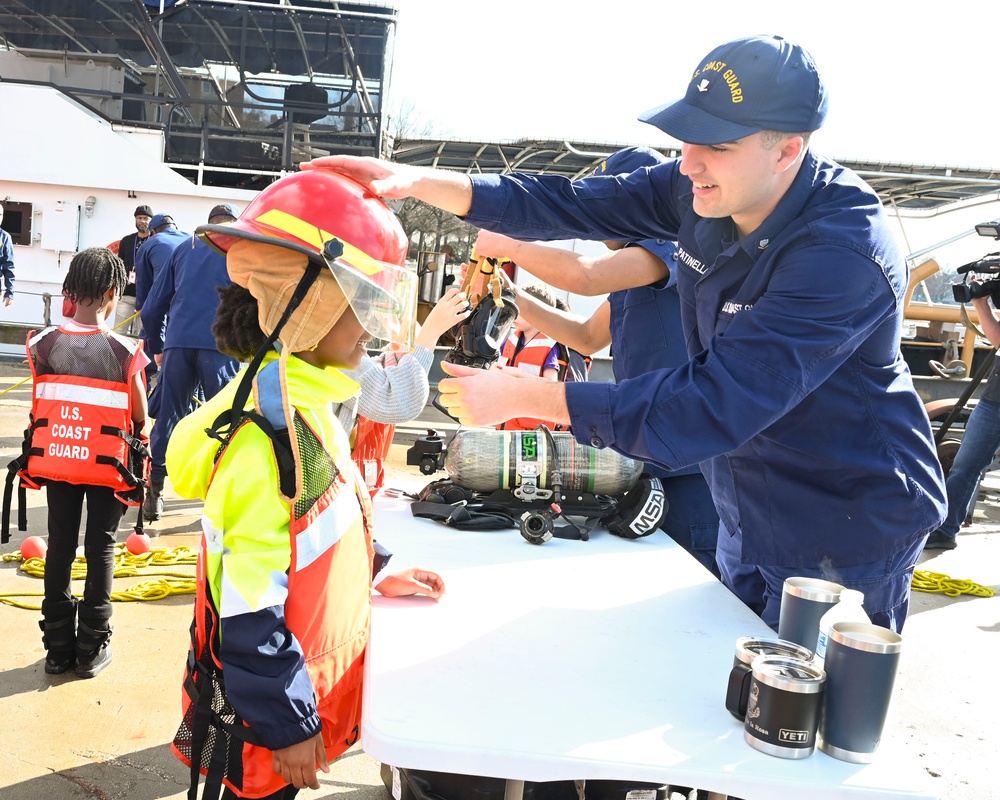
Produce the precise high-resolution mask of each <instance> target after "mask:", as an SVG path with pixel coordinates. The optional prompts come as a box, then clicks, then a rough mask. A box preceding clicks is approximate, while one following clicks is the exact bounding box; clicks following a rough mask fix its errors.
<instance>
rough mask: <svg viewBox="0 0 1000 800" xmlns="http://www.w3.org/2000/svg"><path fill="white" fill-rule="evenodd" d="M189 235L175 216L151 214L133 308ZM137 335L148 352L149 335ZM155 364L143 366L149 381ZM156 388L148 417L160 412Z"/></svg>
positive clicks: (138, 263)
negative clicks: (180, 226)
mask: <svg viewBox="0 0 1000 800" xmlns="http://www.w3.org/2000/svg"><path fill="white" fill-rule="evenodd" d="M190 239H191V234H189V233H184V232H183V231H180V230H178V229H177V224H176V223H175V222H174V218H173V217H172V216H170V215H169V214H154V215H153V218H152V219H151V220H150V221H149V238H148V239H147V240H146V244H144V245H143V246H142V249H141V250H139V253H138V255H136V257H135V310H136V311H139V312H141V311H142V307H143V305H144V304H145V302H146V297H147V296H148V295H149V293H150V292H151V291H153V283H154V282H155V280H156V273H157V271H159V270H162V269H163V268H164V267H166V265H167V262H168V261H169V260H170V257H171V256H172V255H173V253H174V250H175V249H177V247H179V246H180V244H181V243H182V242H185V241H189V240H190ZM139 318H140V319H141V318H142V314H141V313H140V314H139ZM139 338H140V339H141V340H142V342H143V345H144V346H145V348H146V352H149V338H148V335H147V332H146V331H145V330H142V331H140V332H139ZM156 371H157V367H156V364H155V362H153V361H150V362H149V365H148V366H147V367H146V382H147V384H150V383H151V382H152V380H153V376H154V375H156ZM155 391H156V387H155V386H154V387H153V389H152V391H151V393H150V408H149V415H150V416H151V417H156V416H159V414H158V411H159V408H158V405H157V404H158V403H159V399H158V398H155V399H154V396H153V392H155Z"/></svg>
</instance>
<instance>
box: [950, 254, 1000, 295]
mask: <svg viewBox="0 0 1000 800" xmlns="http://www.w3.org/2000/svg"><path fill="white" fill-rule="evenodd" d="M955 271H956V272H957V273H958V274H959V275H965V280H963V281H962V283H956V284H954V285H953V286H952V287H951V292H952V295H953V296H954V298H955V302H956V303H969V302H971V301H973V300H975V299H976V298H977V297H989V298H990V299H991V300H992V301H993V305H994V307H995V308H1000V278H990V280H988V281H983V282H982V283H969V273H970V272H975V273H978V274H992V275H997V274H1000V253H988V254H987V255H985V256H983V257H982V258H980V259H978V260H976V261H971V262H969V263H968V264H963V265H962V266H960V267H959V268H958V269H957V270H955Z"/></svg>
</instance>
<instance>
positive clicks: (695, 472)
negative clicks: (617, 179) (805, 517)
mask: <svg viewBox="0 0 1000 800" xmlns="http://www.w3.org/2000/svg"><path fill="white" fill-rule="evenodd" d="M666 161H667V158H666V157H665V156H664V155H663V154H662V153H660V152H658V151H657V150H653V149H651V148H649V147H627V148H625V149H624V150H619V151H618V152H616V153H612V154H611V155H610V156H608V157H607V158H606V159H602V160H601V162H600V163H599V164H598V165H597V169H596V170H595V173H594V174H595V175H621V174H628V173H630V172H632V171H634V170H636V169H639V168H640V167H651V166H654V165H655V164H662V163H664V162H666ZM605 245H607V247H608V248H609V252H608V253H606V254H604V255H601V256H597V257H595V258H589V257H586V256H583V255H581V254H580V253H575V252H573V251H570V250H563V249H561V248H557V247H554V246H552V245H544V244H538V243H535V242H520V241H517V240H516V239H511V238H508V237H506V236H502V235H500V234H496V233H491V232H488V231H481V232H480V234H479V238H478V239H477V241H476V252H477V253H478V254H479V255H480V256H483V257H494V258H496V257H505V258H510V260H511V261H513V262H514V263H516V264H517V265H518V266H519V267H523V268H524V269H526V270H527V271H528V272H530V273H531V274H532V275H534V276H535V277H536V278H539V279H541V280H543V281H545V282H546V283H548V284H550V285H552V286H554V287H556V288H557V289H565V290H567V291H571V292H575V293H577V294H583V295H598V294H603V293H604V292H603V287H602V286H601V284H600V283H599V282H595V280H596V281H600V280H601V279H602V276H603V277H606V276H610V275H613V276H615V281H616V284H615V285H619V284H620V282H621V281H623V280H628V281H629V282H633V283H635V286H634V287H633V288H628V289H617V290H615V291H612V292H611V293H610V294H609V295H608V298H607V300H606V301H605V302H604V303H601V305H600V306H598V308H597V310H596V311H595V312H594V313H593V314H592V315H591V316H590V317H589V318H586V319H584V318H582V317H577V316H574V315H572V314H569V313H565V312H562V311H559V310H557V309H552V308H550V307H548V306H545V305H544V304H542V303H539V302H537V301H535V300H534V299H533V298H532V297H531V296H530V295H525V294H524V293H522V292H521V291H520V290H519V289H518V288H517V287H516V286H512V287H511V288H512V290H513V291H514V293H515V295H516V296H517V307H518V309H519V310H520V316H522V317H524V318H525V319H526V320H527V321H528V322H529V323H530V324H532V325H533V326H535V327H536V328H539V329H540V330H542V331H544V332H545V334H546V335H548V336H551V337H552V338H554V339H556V340H557V341H560V342H564V343H565V344H566V345H567V346H569V347H572V348H574V349H575V350H578V351H579V352H581V353H583V354H585V355H593V354H594V353H595V352H597V351H598V350H601V349H603V348H605V347H607V346H608V345H610V346H611V355H612V360H611V366H612V369H613V371H614V376H615V381H616V382H621V381H624V380H627V379H628V378H632V377H635V376H636V375H642V374H643V373H646V372H652V371H653V370H657V369H664V368H667V367H677V366H680V365H681V364H685V363H687V360H688V355H687V348H686V347H685V344H684V331H683V328H682V327H681V308H680V296H679V295H678V293H677V244H676V242H674V241H672V240H670V239H663V238H660V239H645V240H642V241H638V242H614V241H607V242H605ZM624 275H629V276H630V277H628V278H627V279H626V278H624V277H623V276H624ZM645 472H646V473H648V474H650V475H654V476H656V477H658V478H659V479H660V481H661V482H662V484H663V493H664V495H665V496H666V499H667V504H668V505H667V513H666V515H665V516H664V518H663V522H662V524H661V525H660V528H661V529H662V530H663V532H664V533H666V534H667V535H668V536H670V537H671V538H672V539H673V540H674V541H676V542H677V543H678V544H680V545H681V546H682V547H683V548H684V549H685V550H687V551H688V552H689V553H691V555H693V556H694V557H695V558H696V559H698V561H700V562H701V564H702V565H703V566H705V567H706V568H707V569H709V570H712V571H716V566H715V542H716V538H717V537H718V532H719V515H718V513H716V511H715V505H714V504H713V502H712V494H711V492H710V491H709V488H708V484H707V483H706V482H705V478H704V477H703V476H702V474H701V470H700V469H699V467H698V465H697V464H692V465H690V466H687V467H681V468H680V469H676V470H668V469H664V468H663V467H660V466H659V465H657V464H655V463H647V464H646V465H645Z"/></svg>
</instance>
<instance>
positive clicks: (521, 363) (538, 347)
mask: <svg viewBox="0 0 1000 800" xmlns="http://www.w3.org/2000/svg"><path fill="white" fill-rule="evenodd" d="M555 346H556V341H555V339H550V338H549V337H548V336H546V335H545V334H544V333H539V334H538V335H537V336H535V338H534V339H532V340H531V341H529V342H525V344H524V347H522V348H521V350H520V352H518V353H517V355H515V354H514V353H515V351H516V350H517V334H516V332H515V333H514V334H512V335H511V337H510V338H509V339H508V340H507V341H506V342H504V345H503V348H502V349H501V351H500V357H501V358H502V359H503V361H504V365H505V366H511V367H517V368H518V369H520V370H521V371H523V372H526V373H527V374H528V375H531V376H532V377H536V378H537V377H539V376H540V375H541V374H542V367H544V366H545V359H546V358H548V355H549V351H550V350H551V349H552V348H553V347H555ZM539 425H544V426H546V427H547V428H550V429H552V430H555V429H556V424H555V423H554V422H548V421H546V420H544V419H533V418H531V417H515V418H514V419H510V420H507V422H501V423H500V424H499V425H497V430H501V431H533V430H534V429H535V428H537V427H538V426H539Z"/></svg>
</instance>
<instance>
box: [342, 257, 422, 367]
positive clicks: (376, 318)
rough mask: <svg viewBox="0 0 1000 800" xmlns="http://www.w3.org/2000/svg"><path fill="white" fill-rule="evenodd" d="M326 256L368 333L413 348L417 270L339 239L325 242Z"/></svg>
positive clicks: (352, 307)
mask: <svg viewBox="0 0 1000 800" xmlns="http://www.w3.org/2000/svg"><path fill="white" fill-rule="evenodd" d="M323 260H324V261H325V262H326V265H327V267H329V269H330V271H331V272H332V273H333V277H334V278H335V279H336V281H337V284H338V285H339V286H340V289H341V291H342V292H343V293H344V295H345V297H346V298H347V302H348V303H349V304H350V306H351V310H352V311H354V314H355V315H356V316H357V318H358V321H359V322H360V323H361V325H362V326H363V327H364V329H365V330H366V331H368V333H370V334H371V335H372V336H373V337H375V338H376V339H381V340H383V342H393V343H395V344H398V345H401V346H403V347H404V348H406V349H410V348H412V346H413V339H414V336H415V333H416V322H417V320H416V309H417V274H416V272H415V271H414V270H412V269H409V268H407V267H401V266H399V265H398V264H389V263H386V262H384V261H378V260H376V259H373V258H371V257H369V256H367V255H365V254H364V253H363V252H361V251H360V250H358V249H357V248H354V247H352V246H351V245H350V244H346V243H344V242H341V241H340V240H338V239H331V240H329V241H327V242H326V244H325V245H324V247H323Z"/></svg>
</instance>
